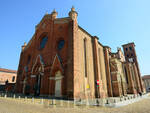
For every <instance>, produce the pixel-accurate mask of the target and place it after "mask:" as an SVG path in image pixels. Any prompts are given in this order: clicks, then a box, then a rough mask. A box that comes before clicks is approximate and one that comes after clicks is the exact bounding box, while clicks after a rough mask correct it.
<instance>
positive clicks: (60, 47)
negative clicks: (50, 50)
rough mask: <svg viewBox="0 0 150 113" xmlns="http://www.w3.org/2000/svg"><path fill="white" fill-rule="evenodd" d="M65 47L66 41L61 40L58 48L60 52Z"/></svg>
mask: <svg viewBox="0 0 150 113" xmlns="http://www.w3.org/2000/svg"><path fill="white" fill-rule="evenodd" d="M64 45H65V41H64V40H60V41H59V42H58V46H57V48H58V50H61V49H62V48H63V47H64Z"/></svg>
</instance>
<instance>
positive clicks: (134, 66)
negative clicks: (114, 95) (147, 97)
mask: <svg viewBox="0 0 150 113" xmlns="http://www.w3.org/2000/svg"><path fill="white" fill-rule="evenodd" d="M133 69H134V74H135V79H136V86H137V92H141V87H140V81H139V77H138V71H137V67H136V65H135V63H134V64H133Z"/></svg>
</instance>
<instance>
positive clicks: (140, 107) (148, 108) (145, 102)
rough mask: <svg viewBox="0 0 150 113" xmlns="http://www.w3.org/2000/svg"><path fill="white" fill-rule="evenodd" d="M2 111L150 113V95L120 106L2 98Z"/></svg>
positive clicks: (20, 112) (0, 110)
mask: <svg viewBox="0 0 150 113" xmlns="http://www.w3.org/2000/svg"><path fill="white" fill-rule="evenodd" d="M0 113H150V97H147V98H144V99H142V100H140V101H138V102H135V103H133V104H129V105H126V106H123V107H119V108H107V107H85V106H82V107H81V106H80V107H77V106H76V107H63V106H60V107H59V106H55V107H53V106H51V107H47V106H45V105H40V104H32V103H26V102H22V101H21V100H19V101H18V100H16V99H8V98H0Z"/></svg>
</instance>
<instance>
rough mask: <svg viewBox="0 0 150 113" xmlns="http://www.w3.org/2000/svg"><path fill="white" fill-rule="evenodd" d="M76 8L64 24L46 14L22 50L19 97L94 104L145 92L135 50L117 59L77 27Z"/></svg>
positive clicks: (127, 48) (119, 54)
mask: <svg viewBox="0 0 150 113" xmlns="http://www.w3.org/2000/svg"><path fill="white" fill-rule="evenodd" d="M77 16H78V13H77V12H76V11H75V9H74V8H72V9H71V11H70V12H69V16H68V17H65V18H57V12H56V11H55V10H54V11H53V12H52V13H51V14H45V16H44V17H43V18H42V20H41V21H40V23H39V24H38V25H36V30H35V33H34V35H33V37H32V38H31V40H30V41H29V43H28V44H26V43H25V44H24V45H23V46H22V51H21V55H20V62H19V66H18V72H17V84H16V92H17V93H22V94H29V95H38V96H50V97H60V98H70V99H72V98H73V99H87V98H90V99H94V98H106V97H113V96H124V95H127V94H137V93H139V92H143V91H144V90H143V85H142V79H141V75H140V70H139V66H138V61H137V56H136V51H135V44H134V43H128V44H125V45H123V50H124V53H123V52H122V51H121V48H118V50H117V52H116V53H113V52H111V48H110V47H108V46H104V45H102V44H101V43H100V42H99V41H98V39H99V38H98V37H96V36H92V35H90V34H89V33H88V32H87V31H85V30H84V29H83V28H82V27H80V26H79V25H78V22H77Z"/></svg>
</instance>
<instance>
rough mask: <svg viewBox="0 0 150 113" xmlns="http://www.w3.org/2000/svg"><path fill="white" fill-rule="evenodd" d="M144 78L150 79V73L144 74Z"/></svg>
mask: <svg viewBox="0 0 150 113" xmlns="http://www.w3.org/2000/svg"><path fill="white" fill-rule="evenodd" d="M142 79H150V75H144V76H142Z"/></svg>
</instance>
